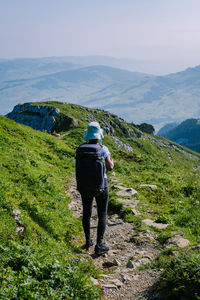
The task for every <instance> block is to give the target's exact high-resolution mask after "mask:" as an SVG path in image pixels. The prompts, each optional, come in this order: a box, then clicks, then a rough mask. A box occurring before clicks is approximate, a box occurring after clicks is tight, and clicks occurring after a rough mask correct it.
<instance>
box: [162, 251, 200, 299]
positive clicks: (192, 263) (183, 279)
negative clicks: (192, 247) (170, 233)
mask: <svg viewBox="0 0 200 300" xmlns="http://www.w3.org/2000/svg"><path fill="white" fill-rule="evenodd" d="M159 290H160V292H161V296H162V299H168V300H171V299H174V300H176V299H188V300H193V299H200V257H199V256H197V255H194V254H190V255H189V254H188V255H187V254H180V255H179V256H178V257H176V258H174V259H172V260H171V261H170V262H169V263H168V264H167V265H166V267H165V271H164V273H163V275H162V277H161V282H160V287H159Z"/></svg>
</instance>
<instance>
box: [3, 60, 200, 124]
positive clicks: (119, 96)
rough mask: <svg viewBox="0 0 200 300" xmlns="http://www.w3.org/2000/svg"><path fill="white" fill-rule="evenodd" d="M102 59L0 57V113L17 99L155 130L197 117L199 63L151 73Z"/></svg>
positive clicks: (199, 79)
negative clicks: (105, 114)
mask: <svg viewBox="0 0 200 300" xmlns="http://www.w3.org/2000/svg"><path fill="white" fill-rule="evenodd" d="M103 61H104V62H105V63H106V61H107V64H110V66H108V65H107V66H105V65H96V64H97V62H98V59H97V58H96V57H86V58H85V61H84V58H82V59H80V58H79V59H78V58H77V60H76V57H71V58H69V57H61V58H57V57H52V58H38V59H14V60H0V103H1V106H0V114H6V113H8V112H9V111H10V110H11V109H12V108H13V106H14V105H16V104H18V103H24V102H30V101H47V100H56V101H61V102H70V103H77V104H81V105H86V106H89V107H97V108H101V109H104V110H108V111H111V112H113V113H115V114H117V115H119V116H121V117H122V118H124V119H125V120H127V121H128V122H133V123H137V124H138V123H142V122H146V123H150V124H152V125H153V126H154V127H155V128H156V129H159V128H160V127H162V126H163V125H165V124H167V123H170V122H179V123H180V122H181V121H183V120H185V119H188V118H191V117H192V118H199V116H200V96H199V95H200V66H197V67H195V68H189V69H187V70H185V71H183V72H178V73H174V74H169V75H166V76H155V75H149V74H145V73H139V72H131V71H127V70H123V69H119V68H114V67H112V66H111V65H112V64H113V66H116V59H113V61H112V59H109V58H106V57H103V58H102V57H101V59H99V62H100V63H101V62H103ZM90 62H91V63H92V62H93V63H94V65H91V66H88V64H89V63H90ZM120 63H121V64H122V62H120Z"/></svg>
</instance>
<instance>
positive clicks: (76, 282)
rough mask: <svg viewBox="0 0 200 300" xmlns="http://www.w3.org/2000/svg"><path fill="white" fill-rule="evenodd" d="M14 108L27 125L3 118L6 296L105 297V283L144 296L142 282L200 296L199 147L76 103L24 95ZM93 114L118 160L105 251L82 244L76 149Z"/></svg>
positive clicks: (1, 225) (0, 268)
mask: <svg viewBox="0 0 200 300" xmlns="http://www.w3.org/2000/svg"><path fill="white" fill-rule="evenodd" d="M9 117H10V118H11V117H13V118H15V119H16V120H18V121H20V122H21V123H23V124H19V123H18V122H15V121H14V120H12V119H9V118H6V117H0V132H1V134H0V153H1V155H0V257H1V259H0V274H1V277H0V282H1V284H0V295H1V299H16V298H17V299H22V300H25V299H50V300H53V299H83V300H88V299H96V300H97V299H99V300H100V299H102V296H103V294H105V293H106V289H107V290H108V291H107V293H109V295H113V293H114V299H120V298H121V295H122V292H123V295H125V296H124V299H128V298H130V297H131V298H132V294H130V293H135V294H134V295H136V293H137V295H136V297H133V298H134V299H139V298H138V297H140V295H141V294H144V288H145V289H146V290H145V295H147V298H148V299H150V298H152V297H150V296H152V295H151V293H152V291H153V293H154V295H155V294H156V297H157V296H158V293H161V292H162V293H163V295H165V297H164V298H165V299H168V300H169V299H181V298H183V297H184V298H185V299H195V297H196V296H198V295H199V273H198V270H199V263H200V261H199V241H200V231H199V226H200V219H199V214H200V206H199V197H200V185H199V177H200V154H198V153H196V152H193V151H191V150H189V149H186V148H183V147H182V146H180V145H176V144H175V143H174V142H171V141H168V140H166V139H165V138H162V137H159V136H152V135H150V134H147V133H144V132H141V131H139V130H138V128H136V127H135V126H134V125H133V124H132V123H127V122H126V121H124V120H123V119H122V118H120V117H118V116H117V115H114V114H111V113H109V112H106V111H103V110H100V109H92V108H88V107H84V106H79V105H74V104H70V103H68V104H64V103H59V102H51V101H48V102H38V103H24V104H22V105H18V106H16V107H15V108H14V109H13V112H12V113H11V115H9ZM17 118H18V119H17ZM48 120H51V121H53V123H52V122H50V123H51V125H52V127H51V128H49V125H50V123H49V122H48ZM94 120H96V121H98V122H99V123H100V124H101V127H102V128H103V129H104V139H103V143H104V145H106V146H107V147H108V149H109V150H110V151H111V155H112V157H113V159H114V162H115V169H114V172H115V173H112V174H110V173H108V177H109V188H110V192H109V208H108V209H109V214H108V226H107V231H106V232H107V234H108V235H107V236H106V237H105V238H106V243H108V245H109V247H110V248H111V249H110V252H109V253H108V255H107V256H106V257H103V256H102V257H96V256H94V255H93V251H94V248H91V249H90V251H89V252H86V251H85V250H83V249H82V245H83V243H84V240H83V230H82V224H81V212H82V210H81V206H79V204H80V205H81V201H80V196H79V197H78V196H76V195H77V191H76V187H75V164H74V155H75V150H76V148H77V146H78V145H79V144H80V143H83V142H84V139H83V132H84V130H85V129H86V127H87V124H88V122H90V121H94ZM24 124H26V125H24ZM27 125H28V126H27ZM35 125H37V130H35V129H33V128H31V126H32V127H34V126H35ZM39 125H42V127H41V126H39ZM47 125H48V127H45V126H47ZM47 129H50V130H49V131H48V132H49V133H47ZM40 130H43V132H41V131H40ZM51 132H52V134H51ZM122 192H123V193H125V194H124V195H123V193H122ZM127 195H128V196H127ZM133 207H134V208H133ZM72 208H74V211H75V213H76V214H73V213H72V212H73V210H72ZM94 220H95V222H96V221H97V220H96V215H94ZM96 224H97V223H94V224H93V223H92V229H95V230H96ZM93 225H94V227H93ZM124 228H127V232H124ZM122 232H123V234H122ZM125 233H126V234H125ZM129 249H131V251H130V250H129ZM174 254H175V255H174ZM139 267H141V268H139ZM105 270H106V276H105ZM127 274H128V277H127ZM177 274H178V275H177ZM152 277H153V280H152ZM183 281H184V284H183ZM141 282H142V284H141ZM105 286H106V288H105ZM119 286H120V288H117V287H119ZM135 286H137V289H136V292H135ZM172 286H173V288H171V287H172ZM127 287H129V288H127ZM130 291H131V292H130ZM138 294H139V296H138ZM126 296H127V297H126ZM179 296H180V297H179ZM145 297H146V296H145ZM154 298H155V297H154ZM159 298H160V297H159ZM164 298H163V297H162V298H161V299H164Z"/></svg>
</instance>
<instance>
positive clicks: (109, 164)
mask: <svg viewBox="0 0 200 300" xmlns="http://www.w3.org/2000/svg"><path fill="white" fill-rule="evenodd" d="M105 161H106V169H107V170H108V171H111V170H112V169H113V168H114V162H113V159H112V158H111V156H110V154H108V156H107V157H106V159H105Z"/></svg>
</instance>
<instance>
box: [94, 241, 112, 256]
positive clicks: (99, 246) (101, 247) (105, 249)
mask: <svg viewBox="0 0 200 300" xmlns="http://www.w3.org/2000/svg"><path fill="white" fill-rule="evenodd" d="M108 251H109V248H108V247H107V246H106V245H104V244H97V245H96V246H95V254H97V255H101V254H104V253H107V252H108Z"/></svg>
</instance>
